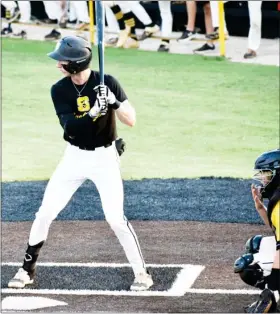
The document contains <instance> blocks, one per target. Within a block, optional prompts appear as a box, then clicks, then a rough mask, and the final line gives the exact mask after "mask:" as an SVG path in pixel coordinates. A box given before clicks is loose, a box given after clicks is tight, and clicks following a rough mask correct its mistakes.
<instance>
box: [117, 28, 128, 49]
mask: <svg viewBox="0 0 280 314" xmlns="http://www.w3.org/2000/svg"><path fill="white" fill-rule="evenodd" d="M127 39H128V30H127V28H126V29H123V30H121V31H120V34H119V39H118V42H117V44H116V47H117V48H122V47H123V46H124V44H125V42H126V41H127Z"/></svg>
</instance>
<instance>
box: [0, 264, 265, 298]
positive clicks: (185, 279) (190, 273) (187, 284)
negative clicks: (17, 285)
mask: <svg viewBox="0 0 280 314" xmlns="http://www.w3.org/2000/svg"><path fill="white" fill-rule="evenodd" d="M1 265H2V266H21V265H22V263H18V262H6V263H5V262H4V263H1ZM37 265H38V266H42V267H92V268H97V267H108V268H120V267H131V265H130V264H128V263H54V262H46V263H44V262H41V263H37ZM146 266H147V267H152V268H182V269H181V270H180V271H179V273H178V274H177V277H176V279H175V281H174V283H173V284H172V286H171V288H170V289H169V290H165V291H151V290H148V291H127V290H118V291H116V290H74V289H71V290H69V289H11V288H4V289H2V290H1V292H2V293H3V294H38V295H48V294H49V295H77V296H78V295H83V296H86V295H89V296H90V295H107V296H167V297H173V296H174V297H176V296H177V297H178V296H183V295H185V294H186V293H192V294H234V295H256V294H259V293H260V292H259V291H258V290H252V289H251V290H245V289H232V290H228V289H195V288H191V287H192V285H193V284H194V282H195V281H196V279H197V278H198V277H199V275H200V274H201V272H202V271H203V270H204V269H205V266H202V265H192V264H146Z"/></svg>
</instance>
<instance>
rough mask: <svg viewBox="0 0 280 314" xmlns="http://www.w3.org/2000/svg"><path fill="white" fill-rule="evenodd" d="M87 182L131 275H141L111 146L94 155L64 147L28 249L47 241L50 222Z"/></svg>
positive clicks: (140, 260)
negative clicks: (121, 249) (129, 268)
mask: <svg viewBox="0 0 280 314" xmlns="http://www.w3.org/2000/svg"><path fill="white" fill-rule="evenodd" d="M87 179H89V180H91V181H92V182H93V183H94V184H95V185H96V188H97V190H98V192H99V195H100V198H101V203H102V208H103V212H104V215H105V218H106V220H107V222H108V223H109V225H110V226H111V228H112V230H113V231H114V232H115V234H116V236H117V237H118V239H119V241H120V244H121V245H122V247H123V249H124V251H125V254H126V257H127V259H128V261H129V263H130V264H131V266H132V268H133V271H134V273H135V274H137V273H139V272H143V270H144V269H145V264H144V260H143V256H142V253H141V249H140V246H139V243H138V239H137V236H136V234H135V232H134V230H133V228H132V226H131V224H130V223H129V222H128V221H127V219H126V217H125V216H124V211H123V183H122V178H121V173H120V166H119V155H118V152H117V150H116V147H115V144H114V143H113V145H111V146H110V147H107V148H105V147H100V148H97V149H96V150H94V151H86V150H81V149H79V148H78V147H76V146H72V145H70V144H69V145H68V146H67V148H66V150H65V153H64V156H63V158H62V160H61V162H60V163H59V165H58V166H57V168H56V170H55V172H54V174H53V175H52V177H51V179H50V181H49V183H48V185H47V187H46V190H45V194H44V198H43V201H42V204H41V207H40V208H39V210H38V212H37V213H36V218H35V220H34V222H33V225H32V228H31V232H30V236H29V245H35V244H38V243H39V242H41V241H44V240H46V239H47V236H48V231H49V227H50V225H51V223H52V221H53V220H54V219H55V218H56V217H57V215H58V214H59V213H60V212H61V211H62V210H63V209H64V207H65V206H66V205H67V203H68V202H69V201H70V199H71V197H72V196H73V194H74V193H75V192H76V190H77V189H78V188H79V187H80V186H81V185H82V184H83V183H84V182H85V181H86V180H87ZM94 207H95V204H94V203H92V210H95V209H94ZM78 210H83V209H82V208H80V209H78Z"/></svg>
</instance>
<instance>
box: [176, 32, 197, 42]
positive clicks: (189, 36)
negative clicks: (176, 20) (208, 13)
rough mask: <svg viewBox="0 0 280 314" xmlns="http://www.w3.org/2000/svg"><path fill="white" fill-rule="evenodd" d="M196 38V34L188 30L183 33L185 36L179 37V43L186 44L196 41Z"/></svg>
mask: <svg viewBox="0 0 280 314" xmlns="http://www.w3.org/2000/svg"><path fill="white" fill-rule="evenodd" d="M196 36H197V34H196V32H192V31H189V30H187V29H186V30H185V31H184V32H183V34H182V35H181V37H179V38H178V39H177V41H178V42H179V43H186V42H189V41H190V40H192V39H194V38H195V37H196Z"/></svg>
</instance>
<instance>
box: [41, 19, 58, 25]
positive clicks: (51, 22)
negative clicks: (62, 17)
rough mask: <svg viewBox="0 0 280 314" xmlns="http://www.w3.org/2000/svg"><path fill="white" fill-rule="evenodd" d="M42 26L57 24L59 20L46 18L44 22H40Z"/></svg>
mask: <svg viewBox="0 0 280 314" xmlns="http://www.w3.org/2000/svg"><path fill="white" fill-rule="evenodd" d="M40 21H41V23H42V24H48V25H49V24H57V22H58V21H57V20H52V19H49V18H46V19H43V20H40Z"/></svg>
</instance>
